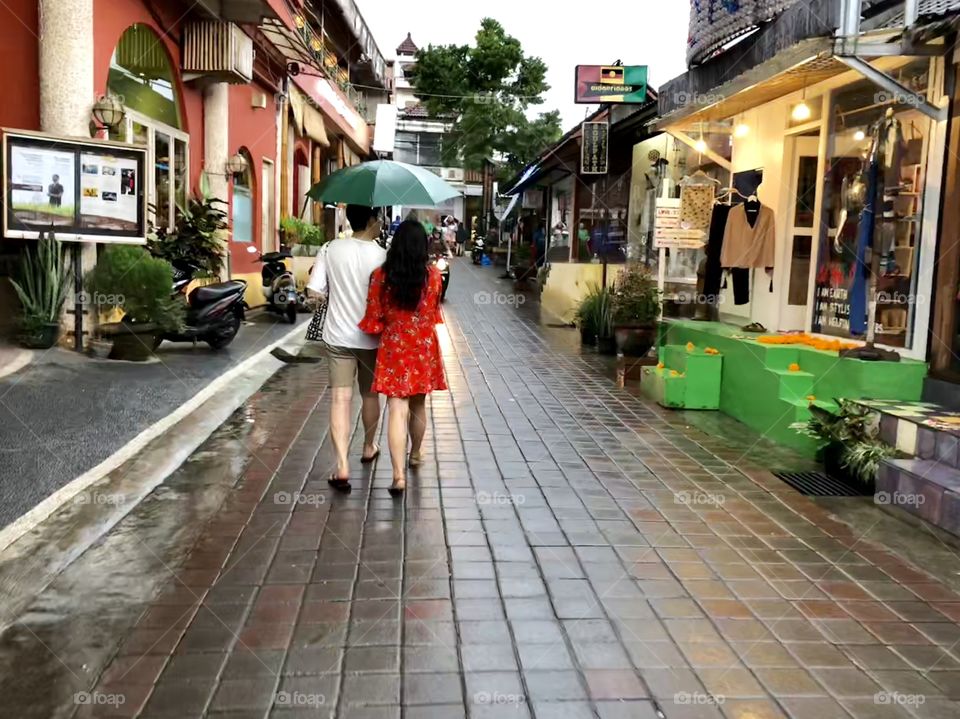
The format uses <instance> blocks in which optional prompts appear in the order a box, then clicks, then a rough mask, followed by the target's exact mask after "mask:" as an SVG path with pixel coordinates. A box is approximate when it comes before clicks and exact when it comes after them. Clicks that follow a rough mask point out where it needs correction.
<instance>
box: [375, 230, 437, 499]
mask: <svg viewBox="0 0 960 719" xmlns="http://www.w3.org/2000/svg"><path fill="white" fill-rule="evenodd" d="M428 259H429V256H428V254H427V234H426V231H425V230H424V228H423V225H421V224H420V223H419V222H411V221H407V222H403V223H401V224H400V227H399V228H398V229H397V232H396V234H395V235H394V236H393V242H392V243H391V245H390V250H389V251H388V252H387V259H386V262H384V263H383V266H382V267H380V268H379V269H377V270H376V271H375V272H374V273H373V276H372V277H371V278H370V292H369V295H368V297H367V312H366V315H365V316H364V317H363V320H362V321H361V322H360V329H362V330H363V331H364V332H368V333H370V334H371V335H380V352H379V354H378V355H377V367H376V371H375V373H374V378H373V390H374V391H375V392H379V393H381V394H385V395H386V396H387V409H388V412H389V415H388V419H387V440H388V444H389V447H390V461H391V463H392V464H393V485H392V486H391V487H390V494H391V495H393V496H394V497H398V496H400V495H402V494H403V491H404V490H405V489H406V476H407V475H406V468H407V443H408V439H409V446H410V457H409V464H410V466H411V467H417V466H419V464H420V462H421V454H420V452H421V445H422V444H423V435H424V433H425V432H426V429H427V416H426V400H427V395H428V394H430V393H431V392H433V391H435V390H445V389H447V383H446V379H445V378H444V374H443V359H442V358H441V356H440V343H439V341H438V339H437V329H436V326H437V324H439V323H440V322H442V321H443V318H442V315H441V314H440V294H441V292H442V289H443V283H442V280H441V278H440V270H438V269H437V268H436V267H435V266H434V265H433V264H428Z"/></svg>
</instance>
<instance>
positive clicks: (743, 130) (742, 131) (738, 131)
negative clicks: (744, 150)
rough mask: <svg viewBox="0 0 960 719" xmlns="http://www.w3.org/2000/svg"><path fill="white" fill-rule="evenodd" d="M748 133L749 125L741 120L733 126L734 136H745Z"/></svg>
mask: <svg viewBox="0 0 960 719" xmlns="http://www.w3.org/2000/svg"><path fill="white" fill-rule="evenodd" d="M749 134H750V126H749V125H748V124H747V123H745V122H741V123H740V124H739V125H737V126H736V127H735V128H733V136H734V137H746V136H747V135H749Z"/></svg>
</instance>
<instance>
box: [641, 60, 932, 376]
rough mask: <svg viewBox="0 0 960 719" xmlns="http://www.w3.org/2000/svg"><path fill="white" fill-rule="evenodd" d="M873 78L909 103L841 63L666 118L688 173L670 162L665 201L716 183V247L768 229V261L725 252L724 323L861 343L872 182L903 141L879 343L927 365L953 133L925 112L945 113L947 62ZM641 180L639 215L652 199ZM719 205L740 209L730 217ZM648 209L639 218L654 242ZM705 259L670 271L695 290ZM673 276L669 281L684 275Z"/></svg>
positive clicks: (884, 254) (799, 70) (800, 70)
mask: <svg viewBox="0 0 960 719" xmlns="http://www.w3.org/2000/svg"><path fill="white" fill-rule="evenodd" d="M871 65H872V66H873V67H876V68H877V69H879V70H882V71H883V72H885V73H886V74H887V75H889V76H891V77H893V78H895V79H896V80H897V82H899V84H900V85H901V86H903V87H904V88H908V89H909V91H910V92H909V93H907V92H902V93H898V92H892V91H890V90H889V89H885V88H884V87H881V86H879V85H877V84H876V83H875V82H874V81H872V80H871V79H868V78H866V77H864V76H863V75H862V74H860V73H859V72H855V71H853V70H848V69H847V68H846V66H844V65H843V64H842V63H841V62H839V61H837V60H827V61H824V60H821V59H815V60H812V61H810V62H809V63H807V64H806V65H801V66H799V67H796V68H794V69H792V70H790V71H787V72H785V73H782V74H781V75H778V76H776V77H773V78H770V79H769V80H768V81H767V83H765V84H760V85H757V86H754V87H752V88H750V89H748V90H746V91H744V92H742V93H739V94H736V95H733V96H730V97H721V96H718V97H717V98H712V97H711V98H709V99H708V100H706V101H705V104H706V102H710V104H709V105H707V106H705V107H703V108H702V109H701V108H694V109H693V111H690V112H686V113H684V115H685V116H684V117H682V118H675V117H670V116H669V115H668V116H667V117H665V118H664V119H663V120H662V121H660V123H659V124H658V126H659V127H661V128H663V129H665V130H666V131H667V132H668V133H669V134H670V135H671V137H672V138H673V140H672V142H671V143H670V144H671V145H672V149H670V148H668V149H667V152H668V153H672V154H673V155H674V156H675V158H676V159H673V158H671V157H669V155H668V156H667V157H666V159H667V160H668V162H669V161H671V160H672V159H673V161H672V162H671V164H669V165H667V167H666V168H665V174H666V175H667V176H668V178H669V179H668V180H667V183H668V185H669V188H668V189H667V190H665V191H664V190H663V188H662V185H661V188H660V189H661V191H662V192H666V193H668V194H672V195H673V196H674V197H677V198H679V197H680V196H682V195H683V194H684V187H685V186H686V185H688V184H689V183H691V182H696V180H697V178H698V177H700V178H709V180H710V181H713V180H716V181H717V182H710V181H706V180H705V181H704V185H705V186H706V187H710V188H711V189H710V190H709V191H708V192H707V197H708V198H709V203H710V205H711V207H710V208H709V210H708V211H707V213H706V215H704V217H705V218H706V222H705V224H703V225H702V226H701V229H702V230H703V242H704V243H705V244H707V241H708V240H709V242H710V243H715V242H717V241H719V242H721V243H722V242H725V241H729V239H730V237H731V236H733V237H734V238H736V237H737V234H738V230H737V228H736V227H735V228H734V229H733V231H730V230H728V229H727V228H726V227H724V228H718V227H714V226H711V225H712V222H715V221H717V220H718V219H719V220H720V221H721V222H724V221H725V223H724V224H726V223H727V222H730V219H728V218H733V219H734V221H739V219H740V215H741V214H746V215H748V217H749V216H750V215H751V214H753V212H752V211H756V212H757V214H758V215H759V216H760V218H761V219H762V220H763V227H762V231H763V232H765V233H767V235H766V241H768V242H769V248H768V249H769V251H768V252H767V251H764V252H762V253H760V252H752V251H745V252H741V253H740V254H742V255H743V256H735V255H732V254H731V253H729V252H727V251H722V254H723V269H724V272H723V279H722V284H721V288H722V289H721V290H720V297H719V300H718V306H719V314H720V318H721V319H723V320H725V321H728V322H730V323H733V324H735V325H738V326H746V325H750V324H754V323H755V324H757V325H760V326H762V327H763V328H765V329H766V330H768V331H770V332H778V331H802V332H807V333H812V334H814V335H818V336H824V337H830V338H838V339H842V340H852V341H860V340H863V339H864V338H865V336H866V329H867V328H866V322H867V314H866V312H867V299H866V293H867V284H866V282H865V277H866V275H867V274H868V273H867V272H866V266H867V263H866V262H865V259H864V256H863V254H862V253H861V254H860V255H859V256H858V225H859V219H860V210H861V209H862V207H863V202H862V200H858V197H861V198H862V196H863V193H864V188H863V186H862V183H861V177H862V173H863V170H864V167H865V164H864V163H865V159H866V158H867V156H868V153H869V152H870V148H871V144H872V142H873V141H874V139H875V137H876V135H877V134H878V133H887V132H889V133H893V134H894V135H895V136H896V137H897V138H898V139H897V140H896V141H895V142H891V143H889V144H890V145H891V146H893V145H894V144H895V145H896V146H897V148H898V149H897V152H896V157H895V158H892V160H891V162H893V163H894V164H895V170H893V171H892V172H891V173H888V175H889V176H888V177H886V178H885V179H886V182H885V186H886V187H887V188H890V190H889V193H888V194H889V198H888V203H887V204H888V206H887V207H886V208H885V209H886V212H887V213H888V214H890V215H895V218H896V219H895V221H891V222H890V223H887V224H885V230H884V237H883V242H882V246H881V250H880V254H881V262H880V273H879V275H878V277H877V291H878V292H877V308H876V322H875V333H876V342H877V344H878V345H883V346H886V347H889V348H891V349H895V350H897V351H898V352H899V353H900V354H901V355H902V356H903V357H907V358H914V359H925V358H926V355H927V332H928V327H929V322H930V313H931V302H930V297H931V296H932V295H931V293H932V285H933V273H932V269H933V262H934V257H935V248H936V241H937V226H938V219H939V207H940V199H941V198H940V177H941V170H942V158H943V154H944V137H945V125H946V123H945V121H943V120H936V119H934V118H933V117H931V113H929V112H925V111H924V110H925V107H923V106H921V103H920V99H921V98H922V99H924V100H926V103H927V107H936V106H938V105H939V103H940V102H941V98H942V94H943V75H944V73H943V65H944V60H943V58H940V57H923V58H905V57H885V58H880V59H877V60H874V61H872V63H871ZM777 89H780V92H777ZM783 90H788V91H787V92H784V91H783ZM772 96H773V97H772ZM644 149H645V148H643V147H640V146H638V148H637V150H636V153H635V154H640V155H642V153H643V152H644ZM654 174H656V173H654ZM661 174H663V173H661ZM654 179H655V180H656V181H658V182H662V181H663V179H662V178H661V177H659V176H657V177H656V178H653V179H651V180H649V181H648V184H647V187H648V190H649V184H650V183H651V182H653V181H654ZM637 180H638V178H635V180H634V188H633V196H634V200H635V206H636V200H638V199H640V198H641V196H642V195H643V189H642V187H638V182H637ZM674 184H675V185H676V187H674ZM711 185H712V187H711ZM858 193H859V194H858ZM691 196H692V193H691ZM681 202H684V201H682V200H681ZM640 205H641V207H642V208H644V209H646V208H650V207H653V206H654V205H653V204H652V203H651V202H647V201H646V200H643V201H641V202H640ZM721 205H729V206H730V208H731V209H727V210H722V211H719V212H718V211H717V207H719V206H721ZM740 206H742V207H743V209H742V210H741V209H738V208H739V207H740ZM754 206H755V207H754ZM644 209H641V210H640V212H639V213H636V214H634V215H633V216H634V217H636V218H637V221H638V222H639V224H640V225H641V226H643V227H644V228H649V225H650V222H649V221H648V220H646V219H645V217H644V215H645V211H644ZM684 211H685V210H684ZM649 212H650V210H649V209H646V215H647V216H649ZM750 219H752V218H750ZM737 227H739V226H737ZM887 227H889V229H886V228H887ZM740 229H743V228H742V227H740ZM748 229H752V228H748ZM741 234H742V233H741ZM755 234H756V233H754V235H755ZM725 236H726V238H727V239H726V240H724V237H725ZM751 236H753V235H751ZM675 256H676V257H683V258H685V259H684V260H683V261H679V262H678V261H676V260H674V257H675ZM705 256H706V255H705V253H704V250H703V249H701V248H691V249H673V250H671V252H670V260H671V262H670V264H671V266H677V267H680V268H681V269H680V271H681V272H682V273H684V275H685V277H686V279H687V280H689V279H691V274H690V268H691V267H694V268H696V267H701V261H702V260H703V259H704V258H705ZM665 274H666V276H667V278H668V280H669V279H670V278H671V277H672V276H673V270H672V269H668V271H667V272H666V273H665ZM702 274H703V268H702V267H701V276H702ZM694 277H695V275H694ZM694 281H695V279H694ZM701 282H702V277H701ZM702 286H703V285H702V283H701V285H700V287H701V288H702Z"/></svg>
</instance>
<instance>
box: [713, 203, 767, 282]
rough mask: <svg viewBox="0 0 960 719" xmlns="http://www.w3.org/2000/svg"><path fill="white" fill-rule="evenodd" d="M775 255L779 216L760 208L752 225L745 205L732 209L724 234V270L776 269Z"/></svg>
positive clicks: (722, 262) (721, 262) (722, 260)
mask: <svg viewBox="0 0 960 719" xmlns="http://www.w3.org/2000/svg"><path fill="white" fill-rule="evenodd" d="M775 256H776V216H775V215H774V212H773V210H771V209H770V208H769V207H767V206H766V205H761V206H760V210H759V212H758V213H757V215H756V219H755V222H754V223H753V224H751V223H750V221H749V219H748V217H747V210H746V207H745V206H744V205H736V206H735V207H733V208H732V209H731V210H730V215H729V217H728V218H727V226H726V230H725V231H724V235H723V250H722V252H721V254H720V264H721V265H722V266H723V267H727V268H733V267H741V268H744V267H746V268H752V267H764V268H767V267H773V266H774V257H775Z"/></svg>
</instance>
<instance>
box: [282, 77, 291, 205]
mask: <svg viewBox="0 0 960 719" xmlns="http://www.w3.org/2000/svg"><path fill="white" fill-rule="evenodd" d="M289 135H290V103H289V101H288V100H287V98H286V96H284V97H283V99H281V101H280V220H281V221H283V220H284V219H286V218H287V217H289V216H290V211H289V209H288V208H289V206H290V180H289V179H288V177H289V173H290V158H289V150H290V139H289Z"/></svg>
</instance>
